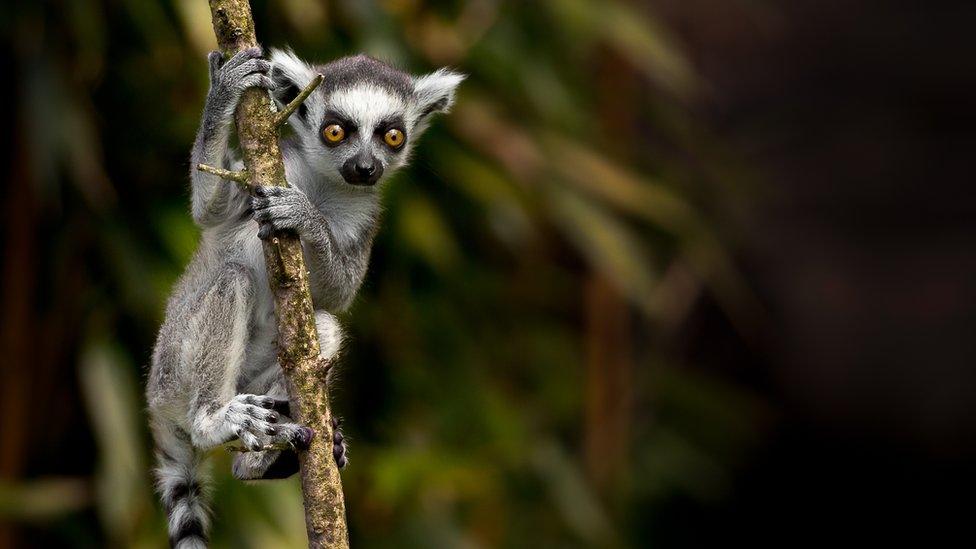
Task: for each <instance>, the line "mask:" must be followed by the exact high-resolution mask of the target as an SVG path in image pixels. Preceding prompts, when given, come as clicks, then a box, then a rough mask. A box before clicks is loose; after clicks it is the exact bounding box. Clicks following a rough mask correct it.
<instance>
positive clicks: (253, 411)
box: [224, 394, 312, 451]
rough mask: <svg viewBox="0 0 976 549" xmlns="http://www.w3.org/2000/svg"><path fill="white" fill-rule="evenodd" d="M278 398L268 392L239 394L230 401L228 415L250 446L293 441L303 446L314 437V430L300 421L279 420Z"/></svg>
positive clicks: (237, 433)
mask: <svg viewBox="0 0 976 549" xmlns="http://www.w3.org/2000/svg"><path fill="white" fill-rule="evenodd" d="M275 404H276V400H275V399H273V398H271V397H268V396H258V395H247V394H245V395H237V396H235V397H234V398H233V400H231V401H230V403H229V404H228V405H227V411H226V413H225V416H224V417H225V419H226V421H227V422H228V423H229V424H230V430H231V432H233V433H234V435H236V436H237V438H239V439H240V440H241V443H243V444H244V446H246V447H247V448H248V449H249V450H252V451H258V450H261V449H262V448H263V447H264V446H265V445H267V444H291V445H292V446H294V447H296V448H299V449H303V448H307V447H308V445H309V443H310V442H311V440H312V430H311V429H309V428H308V427H304V426H302V425H298V424H297V423H281V424H279V423H277V422H278V419H279V415H278V412H276V411H274V410H273V408H274V407H275Z"/></svg>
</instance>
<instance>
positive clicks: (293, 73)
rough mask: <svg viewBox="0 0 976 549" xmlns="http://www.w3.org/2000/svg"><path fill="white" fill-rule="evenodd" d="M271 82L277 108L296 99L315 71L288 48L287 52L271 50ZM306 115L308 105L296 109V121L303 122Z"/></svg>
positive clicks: (272, 94)
mask: <svg viewBox="0 0 976 549" xmlns="http://www.w3.org/2000/svg"><path fill="white" fill-rule="evenodd" d="M270 59H271V80H272V81H273V82H274V86H275V87H274V90H272V92H271V96H272V97H273V98H274V100H275V101H276V102H277V103H278V106H279V108H281V107H282V106H284V105H287V104H288V103H291V101H292V100H293V99H295V98H296V97H298V94H299V93H300V92H301V91H302V90H303V89H304V88H305V86H307V85H308V83H309V82H311V81H312V78H314V77H315V70H314V69H312V67H311V66H310V65H309V64H308V63H306V62H304V61H302V60H301V59H299V58H298V56H297V55H295V52H293V51H292V50H291V49H290V48H289V49H287V50H279V49H272V50H271V56H270ZM307 114H308V105H306V104H305V103H303V104H302V105H301V106H299V107H298V113H297V116H296V117H295V119H296V120H304V119H305V117H306V115H307Z"/></svg>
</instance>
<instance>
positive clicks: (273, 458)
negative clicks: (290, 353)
mask: <svg viewBox="0 0 976 549" xmlns="http://www.w3.org/2000/svg"><path fill="white" fill-rule="evenodd" d="M315 327H316V328H317V330H318V335H319V346H320V348H321V354H320V356H322V357H323V358H327V359H335V358H336V357H337V356H338V354H339V349H340V347H341V345H342V329H341V328H340V326H339V323H338V322H337V321H336V319H335V317H334V316H332V315H331V314H329V313H327V312H325V311H317V312H316V313H315ZM275 368H276V369H275V371H274V372H275V373H274V377H273V378H272V379H273V380H272V381H271V384H270V385H271V386H270V388H268V389H267V392H266V394H267V395H268V396H270V397H273V398H275V399H276V401H275V404H274V406H273V409H274V410H275V411H276V412H277V413H279V414H280V415H281V416H282V417H284V418H288V417H290V416H291V410H290V406H289V403H288V395H287V390H286V387H285V380H284V375H283V374H282V373H281V370H280V368H277V366H276V367H275ZM330 374H331V371H330ZM329 377H331V375H330V376H329ZM340 427H341V421H340V420H339V418H337V417H335V416H333V417H332V456H333V458H334V459H335V461H336V465H338V466H339V468H340V469H341V468H343V467H345V466H346V464H347V463H348V461H349V460H348V457H347V455H346V452H347V446H346V441H345V437H344V436H343V435H342V431H341V430H340ZM232 470H233V473H234V476H235V477H236V478H238V479H240V480H271V479H279V478H287V477H290V476H291V475H293V474H295V473H297V472H298V457H297V455H295V452H293V451H290V450H283V451H265V452H245V453H240V454H238V455H236V456H235V457H234V464H233V469H232Z"/></svg>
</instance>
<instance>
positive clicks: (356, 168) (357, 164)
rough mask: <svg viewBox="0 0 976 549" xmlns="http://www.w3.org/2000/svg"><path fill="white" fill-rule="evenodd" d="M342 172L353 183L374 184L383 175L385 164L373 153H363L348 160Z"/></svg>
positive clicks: (348, 181) (347, 180)
mask: <svg viewBox="0 0 976 549" xmlns="http://www.w3.org/2000/svg"><path fill="white" fill-rule="evenodd" d="M340 172H341V173H342V177H343V178H344V179H345V180H346V182H347V183H350V184H352V185H373V184H374V183H376V182H377V181H379V179H380V177H381V176H382V175H383V165H382V164H380V161H379V160H378V159H377V158H376V157H374V156H373V155H371V154H365V153H361V154H357V155H356V156H354V157H352V158H350V159H349V160H346V162H345V163H344V164H343V165H342V169H341V170H340Z"/></svg>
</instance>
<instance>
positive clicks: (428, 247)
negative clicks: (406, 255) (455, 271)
mask: <svg viewBox="0 0 976 549" xmlns="http://www.w3.org/2000/svg"><path fill="white" fill-rule="evenodd" d="M399 216H400V218H399V228H400V231H401V233H402V235H403V238H404V241H405V242H406V244H407V245H409V246H411V247H413V249H414V250H415V251H416V252H417V253H418V254H419V255H420V256H421V257H423V258H424V259H426V260H427V262H428V263H430V265H431V267H433V268H435V269H437V270H438V271H446V270H449V269H450V268H451V267H452V266H453V265H455V264H456V263H457V261H458V256H459V254H460V252H459V250H458V246H457V242H456V241H455V240H454V239H453V238H452V237H451V230H450V228H449V227H448V226H447V223H445V221H444V218H443V217H442V216H441V213H440V212H439V211H438V210H437V209H436V208H435V207H434V206H433V204H431V203H430V200H428V199H427V198H425V197H424V196H423V195H419V194H412V195H410V196H409V197H407V198H405V199H404V200H403V203H402V205H401V208H400V210H399Z"/></svg>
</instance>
